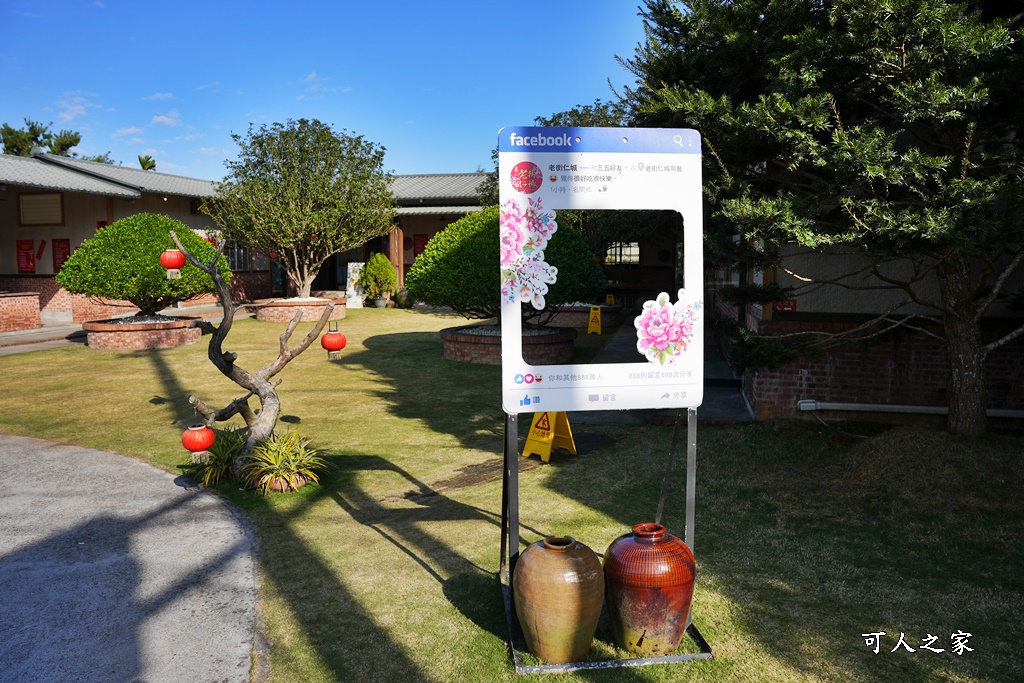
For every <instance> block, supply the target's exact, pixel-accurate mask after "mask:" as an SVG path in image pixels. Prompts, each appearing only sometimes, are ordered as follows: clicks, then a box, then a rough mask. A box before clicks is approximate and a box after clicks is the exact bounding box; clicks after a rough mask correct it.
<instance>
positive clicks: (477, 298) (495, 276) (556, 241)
mask: <svg viewBox="0 0 1024 683" xmlns="http://www.w3.org/2000/svg"><path fill="white" fill-rule="evenodd" d="M559 215H561V214H559ZM498 216H499V209H498V207H497V206H491V207H488V208H486V209H484V210H483V211H480V212H477V213H471V214H468V215H466V216H465V217H463V218H461V219H460V220H458V221H456V222H454V223H452V224H451V225H449V226H448V227H447V228H445V229H444V230H442V231H441V232H439V233H438V234H436V235H434V236H433V237H432V238H431V239H430V241H429V242H427V247H426V249H424V250H423V253H422V254H420V255H419V256H417V257H416V261H415V262H414V263H413V264H412V268H411V269H410V270H409V273H408V274H407V275H406V277H405V287H406V289H407V290H408V291H409V296H410V297H412V298H413V299H415V300H417V301H423V302H425V303H427V304H430V305H431V306H449V307H451V308H452V309H453V310H455V312H457V313H459V314H460V315H462V316H464V317H466V318H494V317H497V316H498V314H499V312H500V308H501V269H500V266H499V261H500V260H499V255H498V245H499V240H498V231H499V225H498ZM544 257H545V260H546V261H547V263H549V264H550V265H552V266H555V267H556V268H558V276H557V281H556V282H555V283H554V284H553V285H551V288H550V290H549V291H548V293H547V295H545V301H546V303H547V305H546V306H545V308H544V310H543V311H537V310H535V309H534V308H533V307H532V306H529V305H524V306H523V314H524V316H525V317H527V318H534V317H540V319H541V322H544V320H545V319H550V317H551V316H553V315H554V314H555V313H556V312H557V311H558V309H559V307H560V306H563V305H565V304H570V303H575V302H577V301H595V300H597V299H598V298H599V297H600V296H601V295H602V294H603V293H604V290H605V279H604V272H603V271H602V270H601V266H599V265H598V263H597V259H596V258H594V255H593V254H592V253H590V251H589V250H588V249H587V246H586V244H584V243H583V240H582V239H580V237H579V235H577V234H576V233H575V232H573V231H572V230H558V231H557V232H556V233H555V234H554V236H553V237H552V238H551V240H550V241H549V242H548V245H547V247H546V248H545V250H544Z"/></svg>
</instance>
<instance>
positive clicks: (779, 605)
mask: <svg viewBox="0 0 1024 683" xmlns="http://www.w3.org/2000/svg"><path fill="white" fill-rule="evenodd" d="M453 319H456V318H455V317H454V316H453V315H452V314H438V313H430V312H424V311H421V310H400V309H386V310H380V311H377V310H372V311H363V310H360V309H355V310H351V311H349V313H348V317H347V318H346V319H345V320H343V321H342V322H341V330H342V331H343V332H344V333H345V335H346V336H347V337H348V346H347V347H346V348H345V350H344V351H343V352H342V357H341V359H340V360H337V361H329V360H328V359H327V358H326V354H322V353H314V352H309V353H305V354H303V355H302V356H301V357H299V358H297V359H296V360H295V361H294V363H293V364H292V365H290V366H289V372H288V375H287V376H286V377H285V379H284V382H283V383H282V384H281V386H280V387H279V391H280V396H281V401H282V405H283V416H282V418H281V420H282V423H283V424H281V425H279V428H280V429H288V428H294V427H298V426H301V431H302V434H303V435H304V436H308V437H310V438H312V439H315V442H316V443H317V444H318V445H319V446H321V447H322V448H323V450H324V453H323V456H322V457H323V459H324V461H325V462H326V463H327V467H326V469H325V470H324V471H323V472H322V473H321V474H320V477H319V478H320V483H319V484H310V485H307V486H305V487H303V488H301V489H300V490H299V491H297V492H295V493H292V494H289V495H287V496H275V495H268V496H264V495H262V493H261V492H259V491H253V490H239V487H238V485H237V484H234V483H231V484H228V483H223V484H221V485H219V486H218V487H217V488H216V489H215V490H216V491H218V492H219V493H220V494H221V495H223V496H225V497H226V498H227V499H229V500H230V501H231V502H232V503H233V504H234V505H236V506H237V507H238V508H239V509H240V510H242V511H244V514H245V515H246V517H247V518H248V520H249V521H250V522H251V523H252V525H253V527H254V529H255V533H256V534H257V536H258V539H259V546H260V552H259V557H258V561H259V563H260V572H261V593H262V594H261V598H262V600H261V608H260V610H261V611H260V617H261V619H262V622H263V624H264V629H265V635H266V637H267V640H268V642H269V654H268V657H269V667H270V674H269V681H270V682H271V683H278V682H300V681H301V682H303V683H305V682H306V681H346V682H347V681H360V682H363V681H367V682H370V683H378V682H379V683H393V682H394V681H430V682H436V683H441V682H447V681H454V680H458V681H465V682H467V683H470V682H473V683H475V682H477V681H479V682H481V683H484V682H486V683H492V682H493V681H519V680H523V679H522V678H521V677H519V676H517V675H516V674H515V672H514V669H513V668H512V665H511V661H510V657H509V652H508V649H507V647H506V645H505V643H506V641H507V640H508V632H507V628H506V624H505V614H504V608H503V604H502V597H501V592H500V590H499V584H498V579H497V577H496V571H497V568H498V562H499V543H500V518H501V500H502V484H501V473H502V446H503V433H502V429H503V424H504V416H503V414H502V412H501V408H500V401H499V398H498V396H499V387H500V369H499V368H497V367H493V366H473V365H467V364H463V363H453V362H448V361H445V360H443V359H442V357H441V342H440V339H439V338H438V335H437V332H438V330H440V329H442V328H444V327H449V326H451V325H452V324H453V323H452V321H453ZM310 325H311V323H303V324H302V325H300V328H299V329H298V330H297V331H296V334H304V333H305V331H306V330H308V329H309V327H310ZM280 327H281V326H280V325H276V324H273V323H260V322H257V321H255V320H238V321H236V325H235V330H234V331H233V333H232V334H233V335H237V337H235V336H233V340H237V344H236V346H235V347H234V350H236V351H237V352H238V353H239V358H240V359H246V360H247V359H249V358H256V359H262V358H263V357H264V356H266V355H268V354H271V353H275V352H276V351H275V349H276V344H277V338H278V336H279V335H280V333H281V329H280ZM588 337H589V338H588V339H587V340H586V342H587V343H588V344H597V343H598V341H599V340H601V339H605V340H606V339H607V337H605V336H604V335H600V336H599V335H588ZM268 349H269V350H268ZM590 351H591V352H592V349H591V350H590ZM254 364H256V363H255V362H254ZM208 365H209V361H208V360H207V359H206V349H205V348H204V344H202V343H200V344H196V345H192V346H185V347H178V348H174V349H161V350H152V351H123V352H119V351H98V350H95V349H88V348H85V347H79V346H73V347H66V348H60V349H53V350H48V351H37V352H31V353H25V354H18V355H13V356H6V357H0V370H2V372H3V376H4V382H5V390H4V392H2V393H0V431H3V432H6V433H12V434H23V435H29V436H35V437H40V438H47V439H51V440H54V441H60V442H69V443H76V444H81V445H84V446H89V447H94V448H101V449H106V450H112V451H116V452H118V453H122V454H125V455H127V456H129V457H134V458H139V459H143V460H146V461H148V462H151V463H153V464H155V465H157V466H159V467H162V468H164V469H165V470H168V471H171V472H177V471H178V470H177V468H178V466H179V465H181V464H182V463H184V462H186V461H187V460H188V459H189V454H188V453H187V452H186V451H184V449H182V447H181V441H180V435H181V431H182V430H183V429H184V428H185V427H186V426H187V425H188V424H189V423H191V422H192V421H193V414H192V409H191V407H190V406H189V405H188V402H187V398H188V395H189V394H191V393H197V392H201V393H202V394H203V395H204V396H210V397H211V399H212V400H217V401H219V402H227V401H230V400H231V399H232V398H236V397H237V396H238V393H237V391H238V389H237V387H235V386H234V385H232V384H231V383H230V382H229V381H228V380H226V379H224V378H222V377H219V376H216V375H213V374H211V373H209V371H208V369H207V366H208ZM53 368H60V372H54V371H53ZM69 397H73V400H68V398H69ZM126 406H128V407H130V408H131V410H130V411H129V412H126V409H125V408H126ZM126 415H129V416H130V418H129V419H128V421H126V417H125V416H126ZM528 418H529V416H528V415H521V416H520V417H519V420H520V422H519V430H520V431H519V433H520V437H521V439H523V438H525V436H526V434H527V430H528V428H529V419H528ZM570 421H571V424H572V431H573V436H574V438H575V442H576V446H577V450H578V451H579V455H577V456H572V455H568V454H567V453H565V452H564V451H558V452H556V453H554V454H553V455H552V457H551V461H550V463H549V464H547V465H543V464H541V463H540V461H539V459H538V458H537V457H536V456H534V457H532V458H529V459H524V458H519V468H520V472H519V501H520V516H521V527H520V534H521V539H522V546H521V547H522V548H525V547H526V545H527V544H529V543H533V542H535V541H537V540H540V539H541V538H544V537H545V536H549V535H566V534H568V535H572V536H573V537H575V538H577V539H578V540H580V541H581V542H583V543H585V544H586V545H588V546H590V547H591V548H592V549H594V550H595V551H596V552H597V553H598V554H603V553H604V552H605V550H606V548H607V547H608V545H609V544H610V543H611V542H612V540H614V539H615V538H616V537H618V536H619V535H621V534H623V533H626V532H627V531H628V530H629V529H630V528H631V526H632V525H633V524H635V523H637V522H641V521H650V519H651V518H652V517H653V515H654V513H655V510H656V508H657V502H658V494H659V489H660V484H661V479H662V476H663V473H664V465H665V459H666V455H667V452H668V449H669V444H670V441H671V436H672V428H671V427H668V426H659V425H614V424H588V423H587V421H586V420H584V419H582V417H577V416H573V415H571V416H570ZM114 424H118V425H121V427H120V428H118V429H111V427H110V426H111V425H114ZM837 426H840V427H841V429H842V431H841V432H840V431H837V430H836V429H833V428H830V427H828V426H824V425H821V424H818V423H809V422H769V423H762V424H749V425H717V426H704V425H701V426H700V427H699V428H698V431H697V498H696V529H695V544H694V548H693V550H694V555H695V558H696V562H697V582H696V592H695V596H694V602H693V610H694V612H693V619H694V621H695V623H696V624H697V625H698V626H699V628H700V629H701V632H702V633H703V635H704V636H705V637H706V638H707V640H708V642H709V643H710V644H711V645H712V647H713V648H714V652H715V658H714V659H713V660H709V661H703V662H695V663H689V664H682V665H673V666H664V665H663V666H653V667H644V668H637V669H616V670H606V671H605V670H601V671H588V672H580V673H575V674H554V675H550V676H546V677H545V678H544V681H545V682H547V681H551V682H552V683H558V682H562V681H573V682H582V681H588V682H594V681H596V682H598V683H600V682H604V681H608V682H619V681H624V682H627V683H632V682H641V681H680V680H692V681H709V682H732V681H744V682H746V681H764V682H771V683H775V682H778V681H799V682H807V683H810V682H820V681H825V680H827V681H851V682H864V681H918V682H926V681H927V682H930V681H957V682H979V683H980V682H993V683H994V682H1002V681H1017V680H1024V664H1022V662H1021V659H1020V658H1019V657H1018V656H1017V655H1018V649H1019V646H1020V643H1021V642H1024V626H1022V625H1021V621H1020V618H1019V615H1020V614H1021V613H1022V611H1024V572H1022V571H1021V568H1022V567H1024V503H1022V500H1021V498H1022V497H1021V496H1020V491H1021V490H1022V489H1024V480H1022V477H1024V474H1022V473H1024V435H1022V433H1021V432H1020V431H1019V430H1018V431H1016V432H1007V431H994V432H993V433H992V434H991V435H989V436H987V437H984V438H980V439H971V440H964V439H956V438H952V437H949V436H948V435H946V434H945V433H944V432H943V431H942V430H941V425H933V424H931V423H924V424H919V425H916V426H915V425H906V426H893V425H875V424H844V425H837ZM853 435H857V436H853ZM678 462H679V460H678V459H677V463H678ZM685 481H686V472H685V468H684V467H680V466H677V468H676V470H675V472H674V473H673V475H672V478H671V482H670V483H671V489H670V494H669V497H668V500H667V504H666V507H665V515H664V517H663V519H662V522H663V523H664V524H665V525H666V526H667V527H668V529H669V532H670V533H674V534H677V535H682V534H683V533H684V526H685V512H684V510H685ZM54 493H55V495H60V492H59V491H55V492H54ZM121 495H124V496H130V495H132V492H131V491H123V492H122V493H121ZM25 514H26V515H30V514H33V511H30V510H29V511H26V513H25ZM226 608H227V609H230V608H231V607H230V606H226ZM958 631H963V632H967V633H971V634H972V635H971V637H970V639H969V640H968V641H967V645H968V646H969V647H971V648H972V651H965V652H963V653H962V654H956V653H955V652H953V651H952V649H951V646H952V645H951V635H952V634H954V633H956V632H958ZM875 632H879V633H880V632H884V633H885V635H884V636H882V637H881V642H880V647H879V651H878V654H875V653H874V651H873V648H872V647H870V646H868V645H866V643H865V636H864V635H862V634H870V633H875ZM901 633H902V634H903V635H904V637H905V640H906V642H907V643H908V644H909V645H910V646H911V647H912V648H913V649H914V650H915V651H914V652H908V651H906V650H905V649H904V648H902V647H900V648H899V649H898V650H896V651H892V650H893V648H894V646H897V644H898V639H899V637H900V634H901ZM929 634H931V635H935V636H937V637H938V640H937V641H936V642H935V644H934V647H936V648H942V649H944V651H943V652H941V653H937V652H932V651H929V650H925V649H923V648H922V647H921V646H922V645H923V644H924V641H925V639H926V637H927V636H928V635H929ZM610 643H611V639H610V634H609V632H608V629H607V626H606V624H604V623H602V624H599V626H598V632H597V637H596V640H595V645H594V648H593V649H592V651H591V653H590V655H589V659H590V660H592V661H594V660H601V659H608V658H615V657H619V656H623V654H624V653H621V652H618V651H616V650H615V648H614V647H613V646H612V645H611V644H610ZM684 647H685V648H691V649H692V644H688V643H687V642H686V640H684ZM527 661H535V660H532V658H531V657H530V656H529V655H527Z"/></svg>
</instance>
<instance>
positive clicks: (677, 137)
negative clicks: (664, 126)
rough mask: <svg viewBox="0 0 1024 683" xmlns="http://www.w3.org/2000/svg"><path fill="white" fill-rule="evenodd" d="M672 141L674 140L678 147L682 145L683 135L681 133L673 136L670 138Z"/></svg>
mask: <svg viewBox="0 0 1024 683" xmlns="http://www.w3.org/2000/svg"><path fill="white" fill-rule="evenodd" d="M672 142H674V143H676V144H677V145H679V146H680V147H682V146H683V136H682V135H677V136H675V137H674V138H672Z"/></svg>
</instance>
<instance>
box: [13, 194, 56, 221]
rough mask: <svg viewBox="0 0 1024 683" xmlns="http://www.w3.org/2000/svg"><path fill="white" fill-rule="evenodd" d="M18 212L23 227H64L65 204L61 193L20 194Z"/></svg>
mask: <svg viewBox="0 0 1024 683" xmlns="http://www.w3.org/2000/svg"><path fill="white" fill-rule="evenodd" d="M18 210H19V211H18V220H19V221H20V223H21V224H22V225H64V202H63V198H62V196H61V193H60V192H34V193H32V194H19V195H18Z"/></svg>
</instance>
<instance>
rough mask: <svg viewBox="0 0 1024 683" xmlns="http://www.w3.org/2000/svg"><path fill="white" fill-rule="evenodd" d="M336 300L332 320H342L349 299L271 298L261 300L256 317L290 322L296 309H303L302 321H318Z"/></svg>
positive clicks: (262, 319)
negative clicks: (326, 307)
mask: <svg viewBox="0 0 1024 683" xmlns="http://www.w3.org/2000/svg"><path fill="white" fill-rule="evenodd" d="M331 301H333V302H334V310H333V311H331V318H330V319H331V320H341V319H342V318H344V317H345V313H346V311H345V308H346V306H345V305H346V303H347V302H348V299H346V298H345V297H340V298H338V299H308V300H306V299H303V300H296V299H271V300H269V301H260V302H259V303H260V304H261V307H260V308H257V309H256V319H257V320H260V321H263V322H273V323H288V322H291V320H292V317H294V316H295V311H302V322H316V321H317V320H319V319H320V316H321V315H323V313H324V307H325V306H326V305H327V304H328V303H329V302H331Z"/></svg>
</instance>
